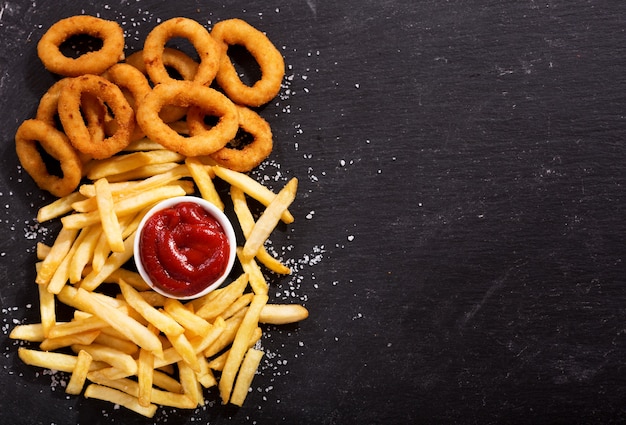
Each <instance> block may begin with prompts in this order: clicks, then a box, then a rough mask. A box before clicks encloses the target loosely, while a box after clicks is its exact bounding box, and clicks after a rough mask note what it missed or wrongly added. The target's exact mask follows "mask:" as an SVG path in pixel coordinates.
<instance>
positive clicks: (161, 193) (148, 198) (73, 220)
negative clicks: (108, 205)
mask: <svg viewBox="0 0 626 425" xmlns="http://www.w3.org/2000/svg"><path fill="white" fill-rule="evenodd" d="M185 194H186V192H185V190H184V189H183V188H182V187H180V186H179V185H165V186H160V187H157V188H154V189H150V190H147V191H145V192H140V193H137V194H134V195H132V196H129V197H127V198H124V199H121V200H120V201H119V202H116V203H115V204H114V211H115V214H116V215H117V216H118V217H122V216H125V215H128V214H133V213H137V212H139V211H141V210H143V209H144V208H146V207H148V206H150V205H153V204H155V203H157V202H159V201H161V200H163V199H167V198H172V197H175V196H183V195H185ZM99 222H100V215H99V214H98V212H97V211H92V212H88V213H76V214H70V215H66V216H64V217H62V218H61V223H63V228H64V229H69V230H71V229H81V228H83V227H87V226H91V225H92V224H96V223H99Z"/></svg>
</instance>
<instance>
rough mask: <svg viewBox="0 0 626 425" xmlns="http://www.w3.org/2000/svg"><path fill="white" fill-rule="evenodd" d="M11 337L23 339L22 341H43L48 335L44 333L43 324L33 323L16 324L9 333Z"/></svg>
mask: <svg viewBox="0 0 626 425" xmlns="http://www.w3.org/2000/svg"><path fill="white" fill-rule="evenodd" d="M57 325H58V323H57ZM55 327H56V326H55ZM53 329H54V327H53ZM48 333H50V332H48ZM9 338H11V339H21V340H22V341H31V342H41V341H43V340H44V339H45V338H46V337H45V336H44V334H43V326H42V325H41V323H33V324H27V325H17V326H15V327H14V328H13V329H12V330H11V333H10V334H9Z"/></svg>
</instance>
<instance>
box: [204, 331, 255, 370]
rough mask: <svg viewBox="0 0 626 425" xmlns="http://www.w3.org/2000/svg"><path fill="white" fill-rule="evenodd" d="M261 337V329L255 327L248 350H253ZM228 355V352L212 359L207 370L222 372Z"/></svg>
mask: <svg viewBox="0 0 626 425" xmlns="http://www.w3.org/2000/svg"><path fill="white" fill-rule="evenodd" d="M262 336H263V331H262V330H261V328H259V327H257V328H256V329H255V330H254V334H252V338H250V342H249V343H248V348H253V347H254V345H255V344H256V343H257V341H258V340H259V339H261V337H262ZM229 354H230V351H229V350H226V351H224V352H223V353H222V354H220V355H219V356H217V357H216V358H214V359H213V360H211V361H210V362H209V368H211V369H213V370H219V371H222V370H224V365H225V364H226V359H227V358H228V355H229Z"/></svg>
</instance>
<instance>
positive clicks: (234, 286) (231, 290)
mask: <svg viewBox="0 0 626 425" xmlns="http://www.w3.org/2000/svg"><path fill="white" fill-rule="evenodd" d="M247 285H248V275H247V274H246V273H243V274H242V275H241V276H239V277H238V278H237V279H235V280H234V281H233V282H232V283H230V284H229V285H228V286H226V287H224V288H223V289H224V290H223V291H220V293H219V295H218V296H217V297H215V298H214V299H212V300H210V301H208V302H206V303H205V304H204V305H202V306H201V307H200V308H198V310H196V314H197V315H198V316H200V317H202V318H203V319H205V320H208V321H211V320H213V319H215V318H216V317H217V316H219V315H220V314H221V313H222V312H223V311H224V310H226V309H227V308H228V306H229V305H231V304H232V303H233V302H235V300H236V299H237V298H239V297H240V296H241V294H243V291H244V290H245V289H246V286H247Z"/></svg>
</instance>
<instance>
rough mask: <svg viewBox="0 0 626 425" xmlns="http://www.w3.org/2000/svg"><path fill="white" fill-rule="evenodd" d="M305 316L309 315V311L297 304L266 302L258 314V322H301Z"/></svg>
mask: <svg viewBox="0 0 626 425" xmlns="http://www.w3.org/2000/svg"><path fill="white" fill-rule="evenodd" d="M307 317H309V311H308V310H307V309H306V307H303V306H301V305H299V304H266V305H265V306H264V307H263V309H262V310H261V314H260V315H259V322H260V323H266V324H271V325H285V324H288V323H296V322H301V321H302V320H304V319H306V318H307Z"/></svg>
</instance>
